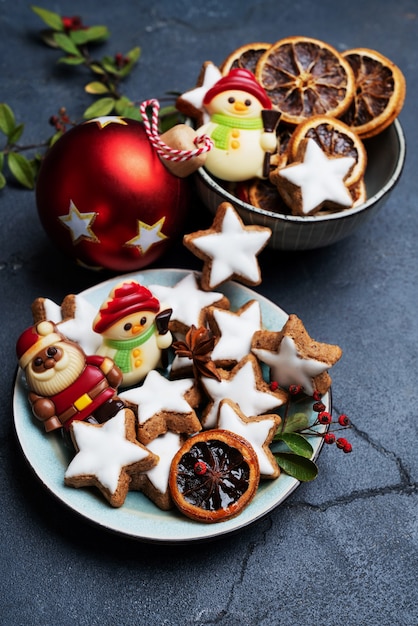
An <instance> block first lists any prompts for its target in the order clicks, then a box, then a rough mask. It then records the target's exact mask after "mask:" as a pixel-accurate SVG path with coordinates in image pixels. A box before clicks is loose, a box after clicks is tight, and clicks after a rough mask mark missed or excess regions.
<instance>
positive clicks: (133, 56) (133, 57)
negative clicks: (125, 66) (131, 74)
mask: <svg viewBox="0 0 418 626" xmlns="http://www.w3.org/2000/svg"><path fill="white" fill-rule="evenodd" d="M125 56H126V58H128V59H129V60H130V61H131V62H132V63H135V62H136V61H138V59H139V57H140V56H141V48H140V47H139V46H136V47H135V48H132V50H129V52H127V53H126V55H125Z"/></svg>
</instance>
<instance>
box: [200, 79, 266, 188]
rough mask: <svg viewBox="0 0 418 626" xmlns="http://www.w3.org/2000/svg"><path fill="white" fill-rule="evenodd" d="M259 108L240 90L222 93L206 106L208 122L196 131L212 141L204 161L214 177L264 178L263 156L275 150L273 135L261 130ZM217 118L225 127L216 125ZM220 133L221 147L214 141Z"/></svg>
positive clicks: (256, 103)
mask: <svg viewBox="0 0 418 626" xmlns="http://www.w3.org/2000/svg"><path fill="white" fill-rule="evenodd" d="M262 108H263V107H262V105H261V103H260V102H259V101H258V100H257V98H255V97H254V96H251V95H249V94H248V93H246V92H244V91H241V90H227V91H224V92H222V93H220V94H218V95H216V96H215V97H214V98H213V99H212V100H211V101H210V103H208V104H207V105H206V109H207V112H208V113H209V115H210V116H211V119H210V121H209V122H207V123H206V124H204V125H203V126H201V127H200V128H199V129H198V131H197V132H198V134H199V135H203V134H206V135H208V136H209V137H211V139H212V140H213V141H214V146H213V148H212V149H211V150H210V151H209V152H208V154H207V155H206V161H205V168H206V169H207V170H208V171H209V172H210V173H211V174H212V175H213V176H215V177H217V178H220V179H221V180H226V181H231V182H238V181H243V180H248V179H250V178H254V177H258V178H265V176H264V174H263V166H264V159H265V154H266V152H274V151H275V149H276V147H277V140H276V135H275V133H268V132H266V131H265V130H264V129H263V127H262V118H261V111H262ZM217 119H223V120H225V122H226V125H223V124H219V123H217V121H216V120H217ZM220 126H223V128H222V129H220ZM220 130H221V132H222V133H223V140H222V142H221V143H222V147H219V146H218V145H217V142H216V140H215V137H216V133H217V132H218V133H219V131H220ZM214 133H215V134H214ZM218 143H219V142H218Z"/></svg>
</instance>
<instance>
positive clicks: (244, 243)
mask: <svg viewBox="0 0 418 626" xmlns="http://www.w3.org/2000/svg"><path fill="white" fill-rule="evenodd" d="M204 233H206V234H204ZM270 236H271V230H270V229H269V228H262V227H258V228H255V227H252V226H245V225H244V224H243V222H242V220H241V219H240V217H239V216H238V214H237V212H236V211H235V209H234V208H233V206H232V205H230V206H228V207H227V209H226V210H225V212H224V215H223V219H222V223H221V226H220V230H218V231H217V232H209V231H203V234H199V236H197V237H195V238H194V239H193V245H194V246H195V247H196V248H197V249H198V250H200V251H201V252H203V253H204V254H205V255H207V256H208V257H210V259H211V260H212V262H211V268H210V279H209V287H210V288H211V289H212V288H214V287H216V286H217V285H220V284H222V283H224V282H225V281H227V280H229V279H230V278H231V277H233V276H236V277H237V279H239V278H242V279H243V280H245V281H246V282H249V283H251V284H257V283H259V282H260V268H259V265H258V261H257V254H258V253H259V252H260V250H261V249H262V248H263V247H264V246H265V244H266V243H267V241H268V240H269V238H270Z"/></svg>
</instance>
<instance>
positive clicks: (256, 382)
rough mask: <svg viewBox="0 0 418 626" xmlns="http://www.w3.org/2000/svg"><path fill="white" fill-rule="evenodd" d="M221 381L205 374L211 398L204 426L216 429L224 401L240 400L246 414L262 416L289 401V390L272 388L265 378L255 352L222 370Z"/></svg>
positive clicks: (203, 415) (205, 412)
mask: <svg viewBox="0 0 418 626" xmlns="http://www.w3.org/2000/svg"><path fill="white" fill-rule="evenodd" d="M218 372H219V374H220V376H221V380H220V381H218V380H216V379H215V378H208V377H202V379H201V382H202V385H203V387H204V388H205V390H206V392H207V394H208V396H209V398H210V400H209V403H208V405H207V407H206V408H205V409H204V410H203V412H202V423H203V427H204V428H214V427H215V425H216V422H217V419H218V413H219V406H220V403H221V402H222V400H226V399H228V400H231V401H232V402H236V403H237V404H238V405H239V407H240V409H241V410H242V411H243V412H244V413H245V415H261V414H262V413H266V412H268V411H272V410H274V409H276V408H278V407H279V406H281V405H282V404H284V402H286V399H287V396H286V393H285V392H283V391H282V390H280V389H278V390H277V391H272V390H271V389H270V386H269V385H268V384H267V383H266V382H265V381H264V380H263V375H262V371H261V367H260V365H259V363H258V361H257V359H256V358H255V356H254V355H252V354H249V355H248V356H247V357H245V358H244V359H242V360H241V361H240V362H239V363H238V365H236V366H235V367H234V368H233V369H232V370H231V371H230V372H228V371H226V370H222V369H219V370H218Z"/></svg>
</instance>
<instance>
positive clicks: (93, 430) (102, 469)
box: [64, 409, 158, 507]
mask: <svg viewBox="0 0 418 626" xmlns="http://www.w3.org/2000/svg"><path fill="white" fill-rule="evenodd" d="M71 437H72V439H73V442H74V445H75V448H76V450H77V453H76V455H75V456H74V458H73V460H72V461H71V463H70V464H69V466H68V468H67V470H66V472H65V475H64V482H65V484H66V485H68V486H70V487H91V486H94V487H97V488H98V489H99V490H100V491H101V492H102V494H103V495H104V496H105V498H106V499H107V500H108V501H109V503H110V504H111V505H112V506H114V507H120V506H122V504H123V503H124V501H125V498H126V494H127V493H128V490H129V485H130V482H131V477H132V475H133V474H135V473H137V472H143V471H145V470H148V469H150V468H151V467H153V466H154V465H155V464H156V463H157V461H158V457H157V456H156V455H155V454H153V453H152V452H151V451H150V450H147V449H146V448H145V447H144V446H143V445H141V444H140V443H139V442H138V441H137V440H136V435H135V415H134V414H133V412H132V411H131V410H129V409H122V410H121V411H119V413H117V414H116V415H115V416H114V417H112V418H111V419H110V420H109V421H107V422H105V423H104V424H90V423H89V422H81V421H74V422H72V424H71Z"/></svg>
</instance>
